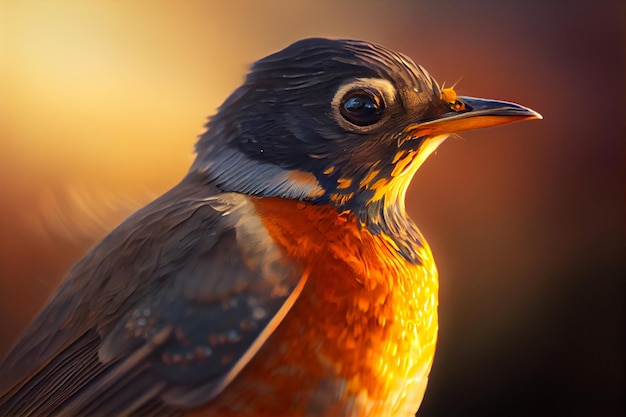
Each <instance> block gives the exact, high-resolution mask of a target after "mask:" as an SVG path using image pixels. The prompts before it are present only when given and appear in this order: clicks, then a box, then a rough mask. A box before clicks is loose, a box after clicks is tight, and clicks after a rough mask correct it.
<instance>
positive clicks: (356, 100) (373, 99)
mask: <svg viewBox="0 0 626 417" xmlns="http://www.w3.org/2000/svg"><path fill="white" fill-rule="evenodd" d="M384 109H385V102H384V101H383V99H382V97H381V96H380V93H379V92H378V91H376V90H374V89H370V88H358V89H354V90H351V91H348V92H347V93H346V95H345V96H343V98H342V99H341V102H340V104H339V112H340V113H341V115H342V116H343V118H344V119H346V120H347V121H348V122H350V123H352V124H354V125H357V126H369V125H372V124H374V123H376V122H378V121H379V120H380V118H381V117H382V114H383V111H384Z"/></svg>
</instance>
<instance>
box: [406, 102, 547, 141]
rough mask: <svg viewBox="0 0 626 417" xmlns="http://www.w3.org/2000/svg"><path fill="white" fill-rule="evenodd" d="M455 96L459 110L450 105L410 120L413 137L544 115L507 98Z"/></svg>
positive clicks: (537, 117)
mask: <svg viewBox="0 0 626 417" xmlns="http://www.w3.org/2000/svg"><path fill="white" fill-rule="evenodd" d="M457 100H458V101H457V104H458V105H459V107H460V109H459V110H452V109H451V110H450V111H448V112H446V113H444V114H442V115H441V116H439V117H437V118H435V119H432V120H426V121H423V122H420V123H415V124H412V125H410V126H409V127H407V130H408V131H409V132H410V134H411V135H412V136H413V137H422V136H435V135H440V134H446V133H453V132H460V131H462V130H470V129H480V128H484V127H492V126H499V125H503V124H507V123H512V122H517V121H522V120H533V119H542V118H543V117H542V116H541V115H540V114H539V113H537V112H536V111H534V110H531V109H529V108H528V107H524V106H520V105H519V104H515V103H509V102H506V101H497V100H487V99H483V98H474V97H458V98H457Z"/></svg>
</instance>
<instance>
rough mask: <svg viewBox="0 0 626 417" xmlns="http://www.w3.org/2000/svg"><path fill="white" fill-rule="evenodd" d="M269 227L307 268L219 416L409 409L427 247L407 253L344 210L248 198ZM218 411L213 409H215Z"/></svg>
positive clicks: (423, 312)
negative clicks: (416, 254)
mask: <svg viewBox="0 0 626 417" xmlns="http://www.w3.org/2000/svg"><path fill="white" fill-rule="evenodd" d="M253 202H254V205H255V207H256V210H257V212H258V214H259V216H260V217H261V219H262V220H263V223H264V225H265V227H266V228H267V230H268V231H269V233H270V235H271V236H272V237H273V238H274V239H275V241H276V242H277V243H278V244H279V245H280V246H281V247H282V248H283V249H284V250H285V251H286V253H287V254H288V256H289V257H290V258H291V259H293V260H294V261H295V262H296V263H298V264H299V265H300V266H301V267H302V268H303V271H306V273H308V274H309V277H308V281H307V283H306V286H305V288H304V290H303V292H302V294H301V295H300V297H299V298H298V300H297V301H296V303H295V304H294V306H293V307H292V309H291V310H290V311H289V313H288V314H287V316H286V317H285V319H284V320H283V322H282V323H281V324H280V325H279V326H278V327H277V328H276V329H275V331H274V333H273V334H272V335H271V336H270V338H269V339H268V340H267V341H266V343H265V344H264V346H263V347H262V348H261V350H259V352H258V353H257V354H256V355H255V357H254V358H253V359H252V360H251V362H250V363H249V364H248V365H247V367H246V368H245V369H244V370H243V371H242V372H241V374H240V375H239V376H238V377H237V379H235V380H234V381H233V383H232V384H231V386H229V387H228V388H227V390H226V391H225V392H224V393H222V395H221V397H222V398H221V399H219V398H218V399H217V401H216V403H217V404H216V408H215V409H214V410H213V412H215V411H217V410H222V411H223V412H224V414H223V415H245V413H246V412H247V411H254V412H257V413H258V412H259V410H266V412H267V414H268V415H285V416H287V415H289V416H291V415H293V416H305V415H306V416H318V415H333V416H359V415H368V416H387V415H388V416H391V415H393V416H396V415H398V416H403V415H406V416H409V415H414V414H415V412H416V411H417V408H418V407H419V403H420V402H421V399H422V396H423V393H424V390H425V387H426V381H427V376H428V372H429V370H430V366H431V363H432V359H433V355H434V350H435V342H436V337H437V273H436V269H435V265H434V263H433V261H432V256H431V254H430V250H429V249H428V247H426V246H420V247H417V248H416V250H417V251H420V252H421V255H422V258H423V259H424V262H423V263H422V264H421V265H418V264H414V263H411V262H409V261H407V259H406V258H405V257H403V256H402V255H401V254H399V253H398V251H397V247H396V246H395V244H394V242H393V239H390V238H389V237H388V236H385V235H383V234H372V233H371V232H369V231H368V230H367V229H366V228H363V227H359V226H358V225H357V222H356V219H355V218H354V216H352V215H351V214H350V213H338V212H337V211H336V210H335V209H333V208H332V207H330V206H320V205H314V204H308V203H303V202H299V201H293V200H285V199H280V198H258V199H257V198H253ZM218 415H219V414H218Z"/></svg>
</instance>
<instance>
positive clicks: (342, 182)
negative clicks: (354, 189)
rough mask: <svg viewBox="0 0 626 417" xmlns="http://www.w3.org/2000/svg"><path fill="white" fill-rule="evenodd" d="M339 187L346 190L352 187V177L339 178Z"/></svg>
mask: <svg viewBox="0 0 626 417" xmlns="http://www.w3.org/2000/svg"><path fill="white" fill-rule="evenodd" d="M337 184H338V185H337V189H338V190H344V189H346V188H350V186H351V185H352V179H351V178H339V179H338V180H337Z"/></svg>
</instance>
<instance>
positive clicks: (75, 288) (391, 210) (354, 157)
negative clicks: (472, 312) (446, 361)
mask: <svg viewBox="0 0 626 417" xmlns="http://www.w3.org/2000/svg"><path fill="white" fill-rule="evenodd" d="M540 118H541V116H540V115H539V114H538V113H537V112H535V111H533V110H530V109H528V108H526V107H522V106H520V105H517V104H513V103H508V102H503V101H495V100H486V99H479V98H472V97H461V96H457V95H456V93H455V91H454V89H452V88H440V87H439V86H438V84H437V82H436V81H435V80H434V79H433V78H432V77H431V76H430V75H429V74H428V73H427V72H426V70H425V69H424V68H422V67H421V66H419V65H416V64H415V63H414V62H413V61H412V60H411V59H410V58H408V57H406V56H404V55H402V54H399V53H397V52H394V51H391V50H389V49H386V48H384V47H382V46H379V45H376V44H373V43H369V42H364V41H357V40H330V39H322V38H312V39H304V40H301V41H298V42H296V43H294V44H292V45H290V46H288V47H287V48H285V49H283V50H281V51H279V52H277V53H274V54H272V55H269V56H268V57H266V58H263V59H261V60H259V61H257V62H256V63H255V64H253V66H252V68H251V70H250V72H249V74H248V75H247V77H246V79H245V81H244V83H243V85H241V87H239V88H238V89H236V90H235V91H234V92H233V93H232V94H231V95H230V97H228V98H227V99H226V101H225V102H224V103H223V104H222V105H221V106H220V108H219V109H218V111H217V114H216V115H214V116H213V117H212V118H211V119H210V121H209V122H208V123H207V130H206V132H205V133H204V134H203V135H202V136H201V137H200V138H199V140H198V142H197V144H196V154H197V156H196V159H195V161H194V162H193V164H192V166H191V168H190V170H189V172H188V173H187V175H186V176H185V177H184V178H183V179H182V180H181V182H180V183H179V184H178V185H176V186H175V187H174V188H172V189H171V190H169V191H167V192H166V193H165V194H163V195H162V196H161V197H159V198H158V199H156V200H155V201H153V202H152V203H150V204H148V205H147V206H146V207H144V208H142V209H140V210H139V211H137V212H136V213H134V214H133V215H131V216H130V217H129V218H128V219H126V220H125V221H124V222H123V223H121V224H120V225H119V226H118V227H117V228H115V229H114V230H113V231H112V232H110V233H109V234H108V235H107V236H106V237H105V238H104V239H103V240H102V241H101V242H100V243H98V244H97V245H96V246H95V247H94V248H92V249H91V250H90V251H89V252H88V253H87V254H86V255H85V257H84V258H82V259H81V260H80V261H79V262H78V263H76V264H75V265H74V266H73V267H72V268H71V270H70V271H69V273H68V274H67V277H66V278H65V280H64V281H63V282H62V283H61V285H60V286H59V288H58V289H57V290H56V292H55V293H54V295H53V296H52V297H51V298H50V300H49V301H48V303H47V304H46V306H45V307H44V308H43V310H42V311H41V312H40V313H39V315H38V316H37V317H36V318H35V319H34V321H33V322H32V323H31V324H30V325H29V326H28V327H27V328H26V330H25V331H24V332H23V333H22V335H21V336H20V338H19V339H18V341H17V342H16V343H15V344H14V346H13V347H12V349H11V350H10V352H9V353H8V355H7V356H6V358H5V359H4V360H3V362H2V363H1V364H0V415H1V416H57V415H58V416H113V415H115V416H178V415H185V416H298V417H299V416H353V417H354V416H373V417H382V416H413V415H414V414H415V412H416V411H417V409H418V407H419V405H420V403H421V401H422V398H423V395H424V391H425V389H426V384H427V380H428V374H429V371H430V368H431V365H432V362H433V356H434V352H435V344H436V339H437V305H438V301H437V290H438V276H437V271H436V267H435V263H434V261H433V256H432V254H431V251H430V249H429V247H428V245H427V243H426V241H425V240H424V238H423V237H422V235H421V234H420V232H419V230H418V229H417V227H416V226H415V225H414V223H413V222H412V221H411V220H410V219H409V217H408V216H407V214H406V211H405V194H406V190H407V187H408V185H409V183H410V181H411V179H412V177H413V175H414V174H415V172H416V171H417V169H418V168H419V166H420V165H421V164H422V162H424V160H425V159H426V158H427V157H428V156H429V155H430V154H431V153H432V152H433V151H434V150H435V149H436V148H437V146H439V145H440V144H441V143H442V142H443V141H444V140H445V139H446V137H447V136H448V135H449V134H450V133H453V132H458V131H462V130H467V129H476V128H482V127H489V126H496V125H501V124H505V123H510V122H514V121H520V120H530V119H540Z"/></svg>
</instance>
